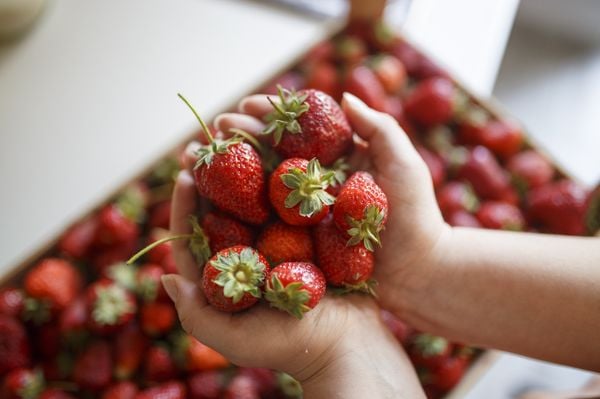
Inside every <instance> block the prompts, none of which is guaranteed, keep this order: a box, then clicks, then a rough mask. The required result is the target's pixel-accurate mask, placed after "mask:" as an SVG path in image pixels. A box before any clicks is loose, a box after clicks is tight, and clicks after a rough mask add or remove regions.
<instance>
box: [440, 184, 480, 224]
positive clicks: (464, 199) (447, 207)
mask: <svg viewBox="0 0 600 399" xmlns="http://www.w3.org/2000/svg"><path fill="white" fill-rule="evenodd" d="M437 201H438V205H439V207H440V211H442V214H443V215H444V216H446V215H450V214H452V213H454V212H456V211H466V212H473V211H475V210H477V207H478V206H479V201H478V200H477V197H476V196H475V193H474V192H472V190H471V188H470V187H469V186H468V185H467V184H465V183H463V182H459V181H452V182H449V183H448V184H446V185H445V186H443V187H442V188H441V189H440V190H439V191H438V192H437Z"/></svg>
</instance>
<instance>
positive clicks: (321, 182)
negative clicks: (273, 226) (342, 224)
mask: <svg viewBox="0 0 600 399" xmlns="http://www.w3.org/2000/svg"><path fill="white" fill-rule="evenodd" d="M333 175H334V172H331V171H330V172H326V173H324V174H323V173H322V172H321V166H320V165H319V161H318V160H317V159H312V160H310V161H307V160H305V159H302V158H290V159H286V160H285V161H283V162H282V163H281V164H280V165H279V166H278V167H277V168H276V169H275V170H274V171H273V173H272V174H271V177H270V180H269V199H270V200H271V204H272V205H273V207H274V208H275V211H276V212H277V214H278V215H279V217H280V218H281V219H282V220H283V221H284V222H286V223H287V224H290V225H293V226H310V225H314V224H317V223H318V222H319V221H320V220H322V219H323V218H324V217H325V216H327V214H328V213H329V205H332V204H333V202H334V201H335V198H334V197H333V196H332V195H331V194H329V193H328V192H327V191H326V189H327V186H328V184H329V180H330V178H331V177H332V176H333Z"/></svg>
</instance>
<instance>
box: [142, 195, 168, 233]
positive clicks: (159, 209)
mask: <svg viewBox="0 0 600 399" xmlns="http://www.w3.org/2000/svg"><path fill="white" fill-rule="evenodd" d="M170 221H171V200H170V199H168V200H165V201H162V202H159V203H158V204H156V205H154V207H153V208H152V211H151V212H150V218H149V220H148V226H150V227H151V228H160V229H168V228H169V223H170Z"/></svg>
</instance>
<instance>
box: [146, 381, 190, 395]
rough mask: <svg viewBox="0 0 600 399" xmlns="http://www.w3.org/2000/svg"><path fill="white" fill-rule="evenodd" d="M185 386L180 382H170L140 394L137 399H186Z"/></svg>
mask: <svg viewBox="0 0 600 399" xmlns="http://www.w3.org/2000/svg"><path fill="white" fill-rule="evenodd" d="M185 398H186V389H185V385H183V384H182V383H181V382H178V381H169V382H165V383H163V384H160V385H157V386H154V387H152V388H148V389H145V390H143V391H142V392H139V393H138V394H137V395H136V396H135V399H185Z"/></svg>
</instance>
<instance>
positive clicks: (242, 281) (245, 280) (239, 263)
mask: <svg viewBox="0 0 600 399" xmlns="http://www.w3.org/2000/svg"><path fill="white" fill-rule="evenodd" d="M268 270H269V263H268V262H267V260H266V259H265V258H264V257H263V256H262V255H261V254H260V253H259V252H258V251H256V250H255V249H253V248H251V247H245V246H243V245H236V246H233V247H231V248H227V249H224V250H222V251H219V252H217V253H216V254H215V255H214V256H213V257H212V258H211V259H210V260H209V261H208V262H207V263H206V265H205V266H204V272H203V275H202V288H203V289H204V295H206V300H207V301H208V303H210V304H211V305H212V306H214V307H215V308H216V309H218V310H221V311H224V312H237V311H240V310H243V309H247V308H249V307H251V306H253V305H254V304H256V303H257V302H258V299H259V298H260V296H261V291H260V288H261V287H262V285H263V283H264V280H265V275H266V274H267V273H268Z"/></svg>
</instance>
